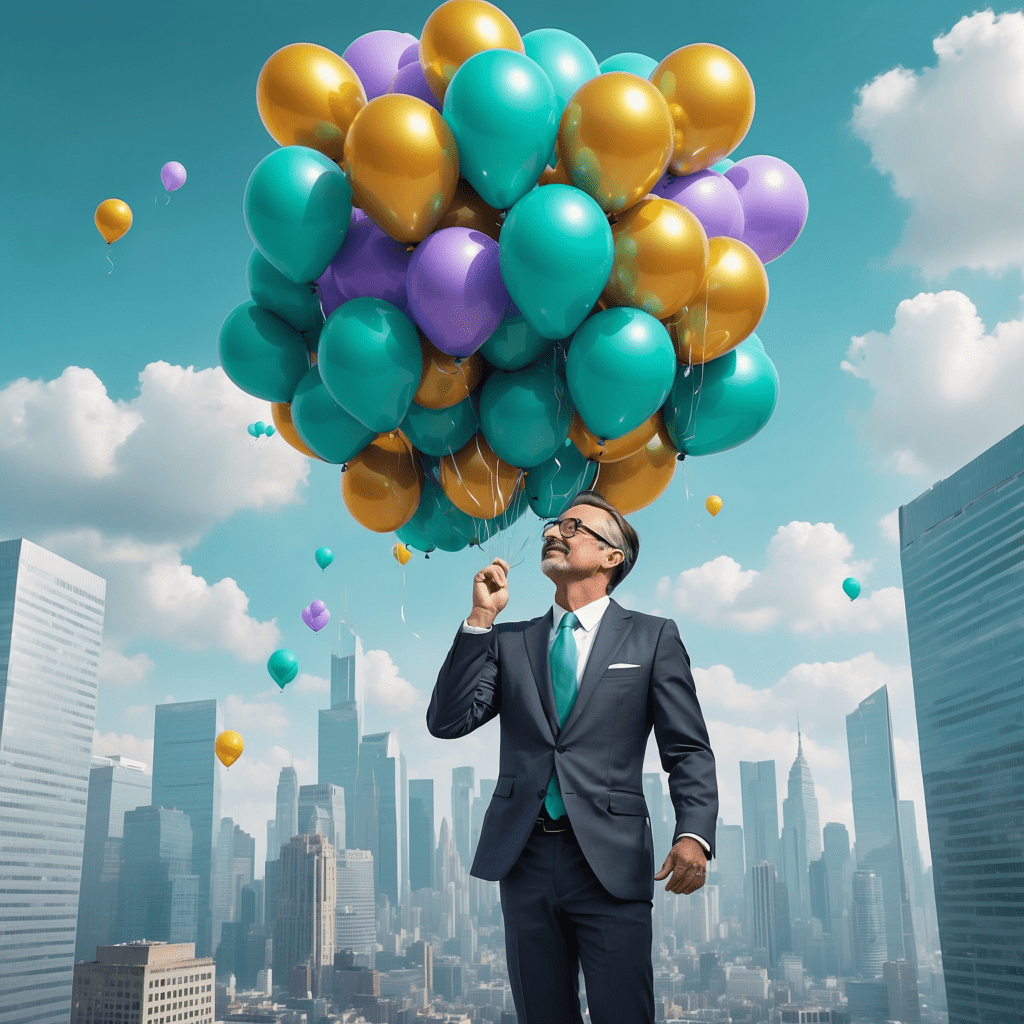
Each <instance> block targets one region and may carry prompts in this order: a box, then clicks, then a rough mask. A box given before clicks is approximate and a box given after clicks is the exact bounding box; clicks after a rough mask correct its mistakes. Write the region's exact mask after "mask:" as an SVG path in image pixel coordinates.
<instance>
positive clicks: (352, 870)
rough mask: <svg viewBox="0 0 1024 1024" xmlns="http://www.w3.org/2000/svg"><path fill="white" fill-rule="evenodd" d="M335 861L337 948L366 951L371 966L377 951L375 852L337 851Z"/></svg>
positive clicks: (335, 928) (335, 931)
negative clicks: (374, 893) (374, 879)
mask: <svg viewBox="0 0 1024 1024" xmlns="http://www.w3.org/2000/svg"><path fill="white" fill-rule="evenodd" d="M336 863H337V873H336V876H335V877H336V879H337V887H338V888H337V902H336V904H335V914H334V948H335V949H336V950H342V949H351V950H354V951H355V952H356V953H364V954H366V955H367V956H369V958H370V959H369V963H370V964H371V965H372V964H373V962H374V959H373V958H374V956H375V954H376V952H377V925H376V921H377V917H376V908H375V905H374V895H373V892H374V889H373V887H374V881H373V854H372V853H370V851H369V850H338V851H337V854H336Z"/></svg>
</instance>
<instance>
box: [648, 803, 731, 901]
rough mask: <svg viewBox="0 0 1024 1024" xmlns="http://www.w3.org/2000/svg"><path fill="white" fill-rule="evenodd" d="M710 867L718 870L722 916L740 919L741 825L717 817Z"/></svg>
mask: <svg viewBox="0 0 1024 1024" xmlns="http://www.w3.org/2000/svg"><path fill="white" fill-rule="evenodd" d="M673 827H674V826H673ZM655 860H657V857H655ZM711 869H712V870H715V871H717V872H718V884H719V886H720V887H721V902H722V917H723V918H725V919H727V920H728V919H729V918H731V917H736V918H739V919H740V920H742V918H743V876H744V874H745V863H744V855H743V826H742V825H726V824H725V822H724V821H722V819H721V818H719V819H718V827H717V829H716V830H715V859H714V860H713V861H712V862H711Z"/></svg>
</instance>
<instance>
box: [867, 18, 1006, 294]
mask: <svg viewBox="0 0 1024 1024" xmlns="http://www.w3.org/2000/svg"><path fill="white" fill-rule="evenodd" d="M932 46H933V49H934V50H935V54H936V56H937V58H938V60H937V62H936V64H935V66H934V67H930V68H925V69H924V70H923V71H920V72H916V71H912V70H908V69H906V68H902V67H897V68H893V69H892V70H890V71H887V72H885V73H884V74H882V75H879V76H878V77H877V78H875V79H874V81H872V82H870V83H869V84H868V85H866V86H864V87H863V88H862V89H861V90H860V92H859V98H858V101H857V104H856V105H855V107H854V111H853V121H852V126H853V130H854V132H855V134H856V135H857V136H858V137H859V138H860V139H861V140H862V141H864V142H865V143H867V145H868V146H869V147H870V149H871V161H872V164H873V165H874V166H875V167H876V168H877V169H878V170H879V171H880V172H881V173H883V174H886V175H888V176H889V177H890V178H891V181H892V187H893V190H894V191H895V192H896V194H897V195H898V196H901V197H902V198H904V199H907V200H909V202H910V204H911V207H912V212H911V215H910V220H909V222H908V223H907V226H906V229H905V231H904V236H903V239H902V241H901V243H900V246H899V249H898V250H897V254H896V255H897V257H898V258H899V259H901V260H903V261H906V262H909V263H912V264H915V265H917V266H919V267H920V268H921V269H922V270H923V271H924V273H925V274H927V275H929V276H937V275H942V274H945V273H948V272H949V271H950V270H953V269H954V268H956V267H970V268H975V269H985V270H989V271H998V270H1002V269H1004V268H1006V267H1021V266H1024V190H1022V189H1021V188H1020V168H1021V167H1022V166H1024V104H1022V103H1021V96H1022V95H1024V14H1021V13H1020V12H1010V13H1006V14H1000V15H995V14H993V12H992V11H982V12H979V13H976V14H972V15H970V16H968V17H964V18H962V19H961V20H960V21H959V22H958V23H957V24H956V25H955V26H954V27H953V28H952V29H951V30H950V32H949V33H948V34H947V35H944V36H939V37H938V38H936V39H935V40H934V41H933V43H932Z"/></svg>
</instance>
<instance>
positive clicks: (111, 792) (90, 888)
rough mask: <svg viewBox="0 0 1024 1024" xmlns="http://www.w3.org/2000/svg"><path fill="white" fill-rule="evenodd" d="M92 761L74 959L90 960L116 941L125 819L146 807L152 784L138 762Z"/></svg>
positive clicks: (106, 759) (123, 759) (121, 758)
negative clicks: (100, 949)
mask: <svg viewBox="0 0 1024 1024" xmlns="http://www.w3.org/2000/svg"><path fill="white" fill-rule="evenodd" d="M92 763H93V767H92V770H91V771H90V772H89V805H88V810H87V811H86V815H85V853H84V855H83V857H82V896H81V899H80V900H79V903H78V928H77V930H76V932H75V960H92V959H93V958H94V957H95V956H96V949H97V947H99V946H108V945H110V944H111V943H112V942H114V941H115V937H114V928H115V925H116V923H117V882H118V878H119V877H120V874H121V838H122V836H123V835H124V815H125V811H133V810H135V808H136V807H145V806H147V805H148V804H149V801H150V794H151V792H152V782H153V779H152V776H150V775H149V774H148V773H147V772H146V766H145V765H144V764H143V763H142V762H141V761H133V760H130V759H129V758H126V757H121V756H120V755H118V756H116V757H94V758H93V759H92Z"/></svg>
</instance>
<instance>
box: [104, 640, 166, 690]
mask: <svg viewBox="0 0 1024 1024" xmlns="http://www.w3.org/2000/svg"><path fill="white" fill-rule="evenodd" d="M152 670H153V660H152V658H150V657H149V655H147V654H144V653H142V652H139V653H138V654H131V655H126V654H122V653H121V652H120V651H119V650H117V648H115V647H112V646H111V645H110V643H109V642H106V641H105V642H104V644H103V650H102V652H101V654H100V670H99V676H100V685H101V686H137V685H138V684H139V683H141V682H143V681H144V680H145V678H146V676H148V675H149V673H150V672H151V671H152Z"/></svg>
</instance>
